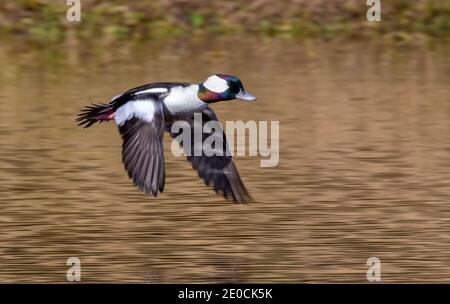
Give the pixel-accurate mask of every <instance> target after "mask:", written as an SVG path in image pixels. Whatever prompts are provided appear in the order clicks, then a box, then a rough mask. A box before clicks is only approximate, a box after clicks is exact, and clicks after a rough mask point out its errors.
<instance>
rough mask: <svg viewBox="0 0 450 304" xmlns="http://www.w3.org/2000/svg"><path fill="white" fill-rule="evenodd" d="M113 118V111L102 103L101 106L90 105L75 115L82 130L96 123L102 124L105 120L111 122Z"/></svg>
mask: <svg viewBox="0 0 450 304" xmlns="http://www.w3.org/2000/svg"><path fill="white" fill-rule="evenodd" d="M113 118H114V111H113V109H112V107H111V105H110V104H106V103H102V104H95V103H93V104H91V105H89V106H86V107H85V108H84V109H82V110H81V111H80V113H79V114H78V115H77V119H76V120H75V121H76V122H78V125H79V126H83V128H89V127H90V126H92V125H93V124H95V123H96V122H98V123H102V122H104V121H107V120H111V119H113Z"/></svg>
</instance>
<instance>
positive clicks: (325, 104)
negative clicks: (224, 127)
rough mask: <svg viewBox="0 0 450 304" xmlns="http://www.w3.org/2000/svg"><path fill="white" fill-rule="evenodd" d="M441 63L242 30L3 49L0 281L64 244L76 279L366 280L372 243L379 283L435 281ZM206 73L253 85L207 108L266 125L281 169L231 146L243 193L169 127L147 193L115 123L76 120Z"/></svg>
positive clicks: (444, 220)
mask: <svg viewBox="0 0 450 304" xmlns="http://www.w3.org/2000/svg"><path fill="white" fill-rule="evenodd" d="M242 41H246V42H247V44H246V45H244V44H243V43H242ZM255 46H258V47H257V48H256V47H255ZM449 58H450V57H449V56H448V49H445V47H440V48H437V49H435V50H425V49H414V50H411V49H409V50H408V49H386V48H383V47H382V46H373V45H370V44H361V43H345V44H340V43H337V42H334V43H331V42H326V43H325V42H323V43H312V44H308V43H296V42H294V41H292V40H283V39H279V40H263V41H258V40H256V39H254V40H253V41H252V39H251V38H245V40H243V38H242V37H236V38H228V39H226V40H212V39H209V38H208V39H198V40H193V41H182V40H179V41H168V42H165V43H159V44H158V43H151V44H145V45H117V46H114V47H110V46H109V47H107V46H104V47H102V46H100V47H99V46H97V47H95V48H93V47H91V46H89V47H88V46H86V47H82V46H78V45H73V46H72V47H71V48H68V47H66V48H51V49H48V50H42V49H36V50H30V49H28V48H27V47H26V46H21V45H8V44H1V45H0V64H1V66H2V70H1V73H0V143H1V149H0V202H1V210H2V211H1V212H0V265H1V267H0V281H1V282H6V281H10V282H11V281H12V282H64V281H65V274H66V270H67V266H66V265H65V262H66V259H67V258H68V257H70V256H78V257H79V258H80V259H81V263H82V280H83V281H84V282H317V281H325V282H332V281H335V282H336V281H345V282H366V279H365V278H366V270H367V266H366V259H367V258H368V257H370V256H376V257H379V258H380V259H381V261H382V263H383V264H382V280H383V281H385V282H394V281H408V282H409V281H422V282H423V281H438V280H440V281H443V280H444V281H448V278H449V277H450V256H449V255H448V254H447V253H448V252H449V251H450V235H449V231H450V205H449V202H450V200H449V199H450V170H449V168H448V165H449V160H450V157H449V155H450V154H449V152H450V137H449V136H448V134H449V133H448V130H449V124H450V117H449V115H450V103H449V96H450V86H449V83H450V59H449ZM217 72H224V73H232V74H236V75H239V77H240V78H241V79H242V80H243V82H244V83H245V85H246V88H248V89H249V91H251V92H252V93H254V94H255V95H256V96H257V97H258V101H257V102H256V103H243V102H241V103H240V102H237V101H235V102H228V103H222V104H220V103H219V104H216V105H214V106H213V107H214V109H215V111H216V113H217V115H218V116H219V118H220V119H221V120H222V121H225V120H227V119H229V120H244V121H246V120H279V121H280V135H281V139H280V164H279V166H278V167H275V168H260V167H259V163H260V162H259V159H258V158H238V159H237V165H238V168H239V171H240V173H241V176H242V178H243V180H244V182H245V183H246V185H247V187H248V189H249V191H250V192H251V194H252V195H253V197H254V198H255V200H256V202H255V203H253V204H249V205H235V204H232V203H229V202H227V201H225V200H223V199H222V198H221V197H219V196H216V195H214V194H213V192H212V191H211V190H210V189H208V188H206V187H204V185H203V182H201V181H200V180H199V179H198V178H197V177H196V173H195V172H194V171H193V170H191V169H190V164H189V163H187V162H186V161H185V160H184V159H182V158H180V159H176V158H175V157H173V156H172V155H171V154H170V145H169V143H170V142H169V140H168V138H166V141H165V143H166V166H167V179H166V190H165V193H164V194H163V195H161V196H160V197H158V199H150V198H147V197H146V196H144V195H143V194H141V193H139V192H138V191H136V189H135V187H134V186H133V185H132V183H131V182H130V181H129V180H128V178H127V174H126V173H125V171H124V170H123V166H122V164H121V155H120V151H121V140H120V137H119V135H118V133H117V131H116V129H115V127H114V126H113V125H112V124H110V125H101V126H98V127H95V128H91V129H89V130H82V129H80V128H78V127H77V126H76V125H75V124H74V116H75V114H76V113H77V112H78V110H79V109H80V108H81V107H82V106H84V105H85V104H87V103H89V102H101V101H106V100H108V99H109V98H110V97H111V96H113V95H115V94H117V93H120V92H121V91H124V90H126V89H128V88H130V87H133V86H137V85H140V84H143V83H148V82H154V81H164V80H169V81H189V82H198V81H200V80H202V79H204V78H205V76H207V75H210V74H212V73H217Z"/></svg>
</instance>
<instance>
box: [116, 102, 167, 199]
mask: <svg viewBox="0 0 450 304" xmlns="http://www.w3.org/2000/svg"><path fill="white" fill-rule="evenodd" d="M148 102H152V101H148ZM153 105H154V111H153V113H146V114H145V115H142V113H139V112H136V113H134V114H133V113H132V109H131V110H130V109H126V110H127V115H128V116H125V117H124V120H123V121H121V123H120V124H119V132H120V134H121V135H122V139H123V144H122V161H123V164H124V166H125V169H126V170H127V172H128V176H129V177H130V178H131V179H132V180H133V182H134V184H135V185H136V186H137V187H138V188H139V190H140V191H143V192H145V193H147V194H149V195H150V194H152V195H153V196H157V195H158V191H159V192H162V191H163V190H164V179H165V169H164V149H163V142H162V139H163V135H164V117H163V113H162V108H161V105H160V104H159V103H157V102H153Z"/></svg>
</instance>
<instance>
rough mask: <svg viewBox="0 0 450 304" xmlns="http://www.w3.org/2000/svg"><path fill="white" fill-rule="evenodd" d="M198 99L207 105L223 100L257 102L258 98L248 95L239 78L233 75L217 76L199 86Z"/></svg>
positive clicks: (209, 78)
mask: <svg viewBox="0 0 450 304" xmlns="http://www.w3.org/2000/svg"><path fill="white" fill-rule="evenodd" d="M197 95H198V98H200V99H201V100H202V101H204V102H207V103H213V102H217V101H223V100H231V99H242V100H246V101H252V100H255V99H256V97H255V96H253V95H251V94H249V93H247V92H246V91H245V90H244V86H243V85H242V82H241V81H240V80H239V78H237V77H235V76H231V75H225V74H216V75H212V76H210V77H208V79H206V80H205V81H204V82H202V83H201V84H199V89H198V93H197Z"/></svg>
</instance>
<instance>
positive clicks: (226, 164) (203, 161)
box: [166, 108, 252, 202]
mask: <svg viewBox="0 0 450 304" xmlns="http://www.w3.org/2000/svg"><path fill="white" fill-rule="evenodd" d="M202 119H203V124H204V123H206V122H208V121H218V119H217V117H216V115H215V113H214V111H213V110H211V109H209V108H207V109H206V110H204V111H203V112H202ZM186 121H187V122H188V123H189V124H190V126H191V146H190V147H187V146H185V145H183V143H182V142H181V143H180V142H179V143H180V144H181V145H182V146H183V150H184V152H185V153H186V155H191V156H187V160H188V161H189V162H191V163H192V167H193V168H194V169H195V170H196V171H197V172H198V175H199V177H200V178H202V179H203V180H204V181H205V184H206V185H208V186H211V187H213V189H214V191H215V192H216V193H219V192H221V193H222V194H223V195H224V197H225V198H230V199H232V200H233V201H235V202H246V201H251V200H252V198H251V196H250V194H249V193H248V191H247V189H246V188H245V186H244V184H243V183H242V180H241V178H240V177H239V173H238V171H237V169H236V166H235V165H234V162H233V159H232V157H231V156H228V155H229V153H227V151H228V147H227V142H226V136H225V132H223V129H222V130H221V131H222V136H223V137H222V138H223V146H222V147H214V148H215V149H222V154H221V155H223V156H221V155H212V156H207V155H205V153H204V152H202V155H201V156H194V120H193V118H192V119H187V120H186ZM166 131H168V132H169V133H170V135H171V136H172V137H173V138H175V139H177V136H178V135H179V134H180V133H181V132H182V130H180V132H179V133H172V132H171V124H168V125H166ZM219 132H220V131H219ZM202 134H203V140H202V142H203V141H204V140H205V139H206V138H207V137H209V136H211V135H210V134H204V133H202ZM178 139H179V140H181V138H178Z"/></svg>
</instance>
